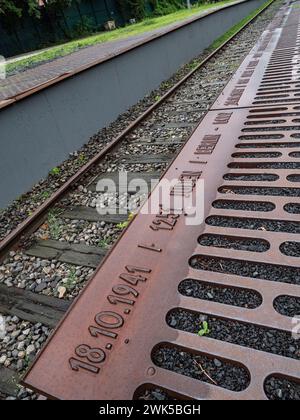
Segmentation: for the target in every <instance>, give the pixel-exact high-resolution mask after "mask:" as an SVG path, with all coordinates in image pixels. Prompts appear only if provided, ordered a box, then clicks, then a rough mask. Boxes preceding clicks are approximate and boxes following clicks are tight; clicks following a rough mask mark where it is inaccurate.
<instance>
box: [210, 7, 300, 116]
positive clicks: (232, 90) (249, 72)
mask: <svg viewBox="0 0 300 420" xmlns="http://www.w3.org/2000/svg"><path fill="white" fill-rule="evenodd" d="M287 13H288V14H287V16H286V17H285V18H284V19H282V21H281V27H277V25H276V27H275V28H274V29H271V30H270V29H269V30H267V31H265V32H264V33H263V35H262V36H261V38H260V40H259V42H258V43H257V45H256V46H255V47H254V48H253V49H252V51H251V52H250V54H249V55H248V56H247V57H246V58H245V60H244V61H243V63H242V65H241V66H240V68H239V69H238V71H237V72H236V73H235V75H234V76H233V77H232V79H231V80H230V81H229V83H228V85H227V86H226V87H225V89H224V91H223V93H222V95H220V96H219V98H218V99H217V100H216V102H215V103H214V104H213V106H212V109H215V110H217V109H231V108H232V109H234V108H242V107H251V106H275V105H278V106H279V105H282V104H284V105H290V104H293V103H299V102H300V96H299V95H300V74H299V63H300V50H299V48H300V24H299V19H300V11H299V8H297V9H296V8H293V7H289V8H288V9H287ZM291 20H292V21H293V22H294V24H292V25H290V24H289V23H290V21H291Z"/></svg>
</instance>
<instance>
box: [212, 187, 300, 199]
mask: <svg viewBox="0 0 300 420" xmlns="http://www.w3.org/2000/svg"><path fill="white" fill-rule="evenodd" d="M218 191H219V192H220V193H223V194H227V193H228V191H232V192H233V193H235V194H241V195H264V196H266V195H271V196H275V197H276V196H279V197H280V196H281V197H300V188H277V187H240V186H227V185H224V186H223V187H220V188H219V189H218Z"/></svg>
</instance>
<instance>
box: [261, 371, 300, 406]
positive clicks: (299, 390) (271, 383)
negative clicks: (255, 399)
mask: <svg viewBox="0 0 300 420" xmlns="http://www.w3.org/2000/svg"><path fill="white" fill-rule="evenodd" d="M265 393H266V395H267V397H268V399H269V400H283V401H288V400H300V382H296V380H295V381H292V380H290V379H286V378H279V377H275V376H271V377H269V378H268V379H267V380H266V381H265Z"/></svg>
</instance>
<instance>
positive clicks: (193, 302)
mask: <svg viewBox="0 0 300 420" xmlns="http://www.w3.org/2000/svg"><path fill="white" fill-rule="evenodd" d="M252 111H254V112H252ZM292 111H293V112H299V111H298V109H294V108H292V107H286V109H285V112H286V113H287V114H289V113H291V112H292ZM265 112H266V113H267V115H263V120H266V119H267V120H269V124H267V126H269V125H270V126H272V128H273V129H274V130H271V131H270V133H271V134H270V136H272V133H273V131H274V133H275V134H278V132H279V133H280V134H281V137H280V139H275V140H274V139H271V138H268V139H267V140H264V141H263V143H274V142H276V141H277V142H279V141H280V142H281V143H283V142H290V141H291V135H292V134H293V133H294V132H296V131H297V129H296V128H295V130H293V128H292V129H291V130H289V131H286V130H285V128H284V127H288V126H292V127H296V124H295V123H293V121H292V119H291V118H292V117H289V116H288V115H285V116H282V115H280V117H279V116H277V113H278V112H277V111H276V110H275V111H274V110H273V111H270V110H268V111H265ZM253 116H254V118H252V120H253V121H254V127H255V128H256V129H258V130H257V131H256V132H255V134H256V135H258V136H259V134H261V132H260V129H261V130H264V128H265V126H266V125H265V123H264V124H262V123H261V121H262V118H261V109H259V112H258V113H257V112H256V111H255V110H248V109H243V110H234V111H228V112H227V111H226V112H224V111H210V112H209V113H208V114H207V116H206V117H205V118H204V119H203V121H202V123H201V124H200V125H199V127H198V128H197V130H196V131H195V132H194V134H193V135H192V137H191V138H190V140H189V141H188V143H187V144H186V145H185V147H184V148H183V150H182V151H181V153H180V155H179V156H178V157H177V158H176V159H175V161H174V162H173V164H172V165H171V167H170V168H169V170H168V171H167V173H166V174H165V178H166V179H173V178H176V179H178V180H179V179H183V180H185V179H192V180H194V181H196V179H198V178H201V179H203V180H204V181H205V197H204V201H203V205H204V214H205V216H209V215H223V216H224V215H227V216H232V215H236V214H237V213H238V215H239V216H241V214H240V213H239V212H236V211H234V210H224V209H223V210H217V209H215V208H212V203H213V202H214V201H215V200H216V199H220V198H222V199H224V198H225V199H229V198H230V200H237V199H243V200H249V201H259V200H262V201H269V202H271V203H274V204H275V208H274V210H273V211H272V212H270V213H263V212H255V211H252V212H251V214H250V212H247V211H245V212H243V217H253V218H261V219H266V218H267V219H274V220H277V219H280V220H283V221H287V222H292V221H295V220H296V219H297V216H296V215H291V214H289V213H287V212H286V211H284V209H283V206H284V205H285V204H286V203H287V202H289V201H290V200H291V197H276V196H271V195H270V196H268V197H266V196H264V197H261V196H255V195H241V196H238V195H237V194H233V193H232V191H231V190H232V189H233V187H235V186H237V185H240V184H243V185H244V186H252V187H253V186H254V187H255V186H261V187H263V186H264V185H265V184H264V183H262V182H251V183H250V182H248V183H246V184H245V183H243V182H242V181H234V182H233V181H231V182H228V181H227V180H226V181H225V180H222V177H223V175H224V174H226V173H228V172H229V171H231V172H232V173H237V172H238V173H241V172H242V173H245V172H246V173H249V174H250V173H253V172H255V173H257V172H258V173H261V172H268V173H269V172H270V173H272V174H275V175H279V178H278V179H277V180H276V181H275V182H274V183H272V186H275V187H286V186H288V187H294V184H293V183H290V182H289V181H287V179H286V176H287V175H289V174H294V173H295V171H293V170H282V169H277V170H275V169H272V168H271V169H268V170H260V169H257V168H256V169H255V170H253V165H254V166H255V165H256V164H257V163H259V164H261V163H265V164H270V163H273V162H276V164H278V163H279V162H293V161H295V158H292V157H291V156H290V155H289V154H290V153H291V152H292V151H294V150H295V149H294V148H289V147H287V148H282V146H281V147H276V145H275V147H274V146H273V149H272V150H271V149H270V148H269V147H265V148H262V149H257V146H253V148H251V147H250V149H242V150H241V149H239V148H236V147H235V146H236V145H237V144H238V143H241V142H245V140H241V139H240V137H241V136H243V135H244V131H243V130H244V128H245V127H247V125H245V123H247V122H248V121H249V118H248V117H253ZM279 118H280V119H284V120H285V122H284V123H283V125H282V126H281V125H280V127H281V128H280V130H279V131H278V125H276V124H277V123H272V121H276V120H277V119H279ZM250 119H251V118H250ZM251 127H252V126H251ZM262 133H263V134H265V131H262ZM251 141H252V142H253V143H257V141H258V140H257V141H256V140H251ZM260 141H261V140H260ZM248 142H249V141H248V140H247V143H248ZM295 142H297V140H295ZM274 150H275V151H276V152H277V153H279V152H280V153H282V155H280V156H276V157H266V156H264V158H257V157H255V158H243V157H237V156H232V154H234V153H239V152H251V153H253V152H255V153H256V152H257V151H259V152H264V153H265V152H266V151H267V152H270V151H274ZM278 151H279V152H278ZM298 160H299V159H298ZM239 162H241V163H239ZM236 163H237V164H241V165H245V164H246V168H231V169H229V168H228V166H227V165H228V164H229V165H231V164H236ZM249 167H250V169H249ZM270 184H271V183H270V182H269V183H268V184H267V186H268V187H269V186H270ZM222 185H225V186H227V189H228V190H229V191H231V192H230V193H229V194H224V193H222V194H221V193H220V192H217V189H218V187H219V186H222ZM191 194H193V195H194V194H195V190H194V189H193V191H192V192H191ZM150 201H151V198H150ZM292 201H293V202H296V203H299V204H300V200H299V197H292ZM186 219H187V217H186V216H184V215H181V216H180V217H179V218H174V217H173V216H172V215H169V216H168V217H167V218H166V219H164V220H163V219H162V218H161V217H160V216H159V215H156V216H155V215H144V214H139V215H138V216H137V217H136V218H135V219H134V221H133V223H132V224H131V225H130V226H129V228H128V230H127V231H126V233H125V234H124V235H123V236H122V238H121V239H120V240H119V242H118V243H117V245H116V246H115V247H114V249H113V250H112V252H111V253H110V255H109V256H108V258H107V259H106V261H105V262H104V264H103V265H102V266H101V267H100V269H99V270H98V272H97V273H96V275H95V277H94V278H93V279H92V280H91V281H90V282H89V284H88V285H87V287H86V288H85V289H84V290H83V292H82V293H81V295H80V296H79V298H78V299H77V301H76V303H75V304H73V305H72V308H71V310H70V311H69V312H68V314H67V316H66V317H65V319H64V320H63V322H62V323H61V324H60V325H59V327H58V328H57V330H56V332H55V334H54V335H53V336H52V337H51V339H50V341H49V342H48V345H47V346H46V347H45V348H44V349H43V350H42V352H41V353H40V355H39V356H38V358H37V360H36V361H35V363H34V365H33V367H32V368H31V369H30V370H29V372H28V373H27V375H26V376H25V379H24V384H25V385H26V386H28V387H30V388H33V389H35V390H38V391H39V392H41V393H42V394H43V395H46V396H50V397H52V398H58V399H95V400H99V399H100V400H101V399H110V400H117V399H131V398H133V396H134V393H135V391H136V389H137V388H139V387H140V386H143V385H144V384H153V385H157V386H160V387H163V388H165V389H167V390H170V391H171V392H174V393H176V394H177V395H178V394H180V395H183V396H185V397H189V398H193V399H203V398H205V399H265V398H266V395H265V393H264V381H265V379H266V378H267V377H268V376H269V375H271V374H280V375H284V376H287V377H295V378H297V380H300V373H299V361H298V360H295V359H291V358H288V357H282V356H278V355H275V354H270V353H266V352H263V351H259V350H254V349H252V348H248V347H242V346H239V345H237V344H230V343H228V342H223V341H219V340H215V339H211V338H209V337H205V336H203V337H199V336H197V335H195V334H191V333H187V332H183V331H179V330H176V329H174V328H170V327H169V326H168V325H167V323H166V315H167V313H168V312H169V311H170V310H172V309H174V308H179V307H180V308H185V309H188V310H191V311H196V312H201V313H206V314H214V315H215V316H220V317H222V318H226V319H231V320H236V321H240V322H249V323H253V324H255V325H257V326H264V327H268V328H277V329H280V330H283V331H286V332H289V333H291V328H292V323H291V319H290V318H288V317H285V316H283V315H280V314H279V313H277V312H276V311H275V309H274V307H273V300H274V299H275V298H276V297H277V296H280V295H292V296H297V297H299V296H300V288H299V285H296V284H287V283H283V282H280V281H272V280H264V279H262V278H259V276H256V277H255V278H252V277H241V276H237V275H233V274H230V273H217V272H211V271H206V270H199V269H197V270H196V269H195V268H191V267H190V265H189V260H190V258H191V256H193V255H194V256H195V255H198V254H202V255H208V256H215V257H218V258H230V259H231V260H243V261H249V262H251V261H255V262H258V263H259V262H263V263H266V262H267V263H269V264H279V265H281V266H283V267H295V268H297V267H299V263H298V259H297V258H294V257H288V256H285V255H283V254H282V253H281V252H280V251H279V246H280V244H281V243H282V242H284V241H287V240H289V238H290V236H291V234H288V233H284V232H270V231H268V230H267V229H263V230H261V229H258V230H248V229H234V228H222V227H221V228H220V227H212V226H208V225H206V224H205V223H202V224H201V225H199V226H187V225H186V224H185V222H186ZM263 225H264V222H263V221H262V226H263ZM204 232H210V233H212V232H213V233H218V234H224V235H229V234H230V235H233V236H237V237H244V238H261V239H264V240H265V241H267V242H268V243H269V244H270V248H269V249H268V250H267V251H265V252H261V253H256V252H250V251H240V250H233V249H219V248H218V249H213V248H212V247H202V246H200V245H197V240H198V237H199V236H200V235H201V234H202V233H204ZM293 238H296V239H295V240H298V241H299V235H297V234H294V235H293ZM187 278H193V279H199V280H202V281H206V282H208V283H213V284H215V283H217V284H221V285H227V286H230V285H231V286H235V287H238V288H251V289H252V290H256V291H257V292H258V293H259V294H260V295H261V296H262V297H263V303H262V304H261V305H260V306H259V307H258V308H256V309H251V310H250V309H245V308H240V307H234V306H229V305H225V304H221V303H216V302H210V301H204V300H200V299H194V298H191V297H186V296H182V295H181V294H180V293H179V292H178V285H179V283H180V282H181V281H182V280H184V279H187ZM121 285H122V286H121ZM128 286H130V287H133V288H134V291H132V293H131V294H128V295H124V293H123V292H124V290H126V287H128ZM128 290H129V289H128ZM159 343H168V345H171V346H173V345H177V346H180V347H182V348H186V349H190V350H193V351H195V352H200V353H202V354H207V355H210V357H213V358H214V357H216V358H219V359H221V360H227V361H228V360H229V361H232V363H234V364H237V365H242V366H245V367H246V369H247V370H248V371H249V372H250V376H251V381H250V385H249V386H248V388H247V389H245V390H244V391H241V392H238V393H237V392H233V391H230V390H227V389H224V388H221V387H219V386H215V385H212V384H209V383H204V382H201V381H199V380H196V379H193V378H190V377H186V376H182V375H180V374H177V373H174V372H171V371H167V370H164V369H162V368H160V367H157V366H156V365H155V364H154V363H153V361H152V358H151V353H152V350H153V349H154V348H155V346H157V345H158V344H159ZM90 348H91V349H98V350H93V351H90V350H89V349H90Z"/></svg>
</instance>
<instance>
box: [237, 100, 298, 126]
mask: <svg viewBox="0 0 300 420" xmlns="http://www.w3.org/2000/svg"><path fill="white" fill-rule="evenodd" d="M259 99H262V98H259ZM271 102H273V101H271ZM274 102H275V101H274ZM283 102H285V101H283ZM254 103H257V104H258V103H260V102H254ZM299 130H300V126H297V125H294V126H293V125H291V126H288V127H285V126H280V127H256V128H243V130H242V131H243V132H244V133H247V132H255V131H299Z"/></svg>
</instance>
